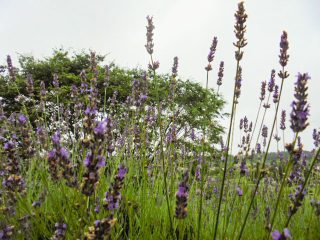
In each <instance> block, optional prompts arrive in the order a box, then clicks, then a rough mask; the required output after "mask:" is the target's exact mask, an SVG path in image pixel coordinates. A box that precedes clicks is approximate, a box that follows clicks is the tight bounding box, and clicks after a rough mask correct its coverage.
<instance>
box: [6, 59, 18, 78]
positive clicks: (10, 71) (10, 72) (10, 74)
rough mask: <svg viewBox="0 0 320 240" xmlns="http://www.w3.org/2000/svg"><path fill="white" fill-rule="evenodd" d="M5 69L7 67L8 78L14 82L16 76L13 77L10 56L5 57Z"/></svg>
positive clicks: (13, 70) (13, 72)
mask: <svg viewBox="0 0 320 240" xmlns="http://www.w3.org/2000/svg"><path fill="white" fill-rule="evenodd" d="M7 67H8V72H9V76H10V78H11V79H12V81H15V80H16V76H15V68H14V67H13V65H12V60H11V57H10V55H8V56H7Z"/></svg>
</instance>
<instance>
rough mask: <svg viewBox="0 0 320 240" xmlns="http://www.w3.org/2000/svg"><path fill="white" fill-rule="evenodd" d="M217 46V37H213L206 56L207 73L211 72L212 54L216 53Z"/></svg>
mask: <svg viewBox="0 0 320 240" xmlns="http://www.w3.org/2000/svg"><path fill="white" fill-rule="evenodd" d="M217 44H218V40H217V37H214V38H213V40H212V44H211V47H210V51H209V54H208V65H207V66H206V67H205V70H207V71H208V72H209V71H211V70H212V66H211V62H212V61H213V59H214V54H215V52H216V48H217Z"/></svg>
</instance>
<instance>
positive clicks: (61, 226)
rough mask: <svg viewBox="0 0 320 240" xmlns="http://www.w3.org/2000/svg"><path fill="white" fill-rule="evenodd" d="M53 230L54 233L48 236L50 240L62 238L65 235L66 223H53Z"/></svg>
mask: <svg viewBox="0 0 320 240" xmlns="http://www.w3.org/2000/svg"><path fill="white" fill-rule="evenodd" d="M54 227H55V229H56V230H55V232H54V235H53V236H52V237H51V238H50V239H51V240H64V239H65V237H66V231H67V224H65V223H60V222H58V223H56V224H55V225H54Z"/></svg>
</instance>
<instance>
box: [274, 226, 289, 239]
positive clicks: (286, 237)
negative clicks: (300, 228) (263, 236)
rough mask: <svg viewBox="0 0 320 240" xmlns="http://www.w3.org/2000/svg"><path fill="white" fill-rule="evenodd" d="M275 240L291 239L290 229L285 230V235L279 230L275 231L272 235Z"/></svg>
mask: <svg viewBox="0 0 320 240" xmlns="http://www.w3.org/2000/svg"><path fill="white" fill-rule="evenodd" d="M271 236H272V239H273V240H285V239H291V238H292V237H291V234H290V231H289V229H288V228H285V229H284V230H283V233H281V232H279V231H278V230H275V231H274V232H273V233H272V234H271Z"/></svg>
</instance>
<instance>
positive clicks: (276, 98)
mask: <svg viewBox="0 0 320 240" xmlns="http://www.w3.org/2000/svg"><path fill="white" fill-rule="evenodd" d="M278 101H279V86H278V85H275V86H274V92H273V102H274V103H277V102H278Z"/></svg>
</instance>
